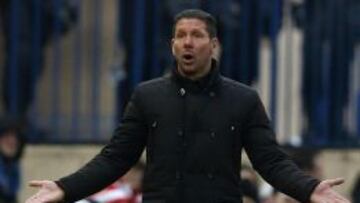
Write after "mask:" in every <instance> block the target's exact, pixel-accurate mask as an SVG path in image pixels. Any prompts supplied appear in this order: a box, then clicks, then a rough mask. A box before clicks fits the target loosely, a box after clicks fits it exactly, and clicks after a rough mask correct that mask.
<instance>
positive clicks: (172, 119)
mask: <svg viewBox="0 0 360 203" xmlns="http://www.w3.org/2000/svg"><path fill="white" fill-rule="evenodd" d="M144 147H146V148H147V154H146V156H147V166H146V170H145V175H144V182H143V192H144V195H143V201H144V202H145V203H174V202H179V203H192V202H193V203H212V202H213V203H225V202H226V203H232V202H234V203H235V202H241V196H242V191H241V189H240V188H241V187H240V182H241V180H240V177H239V170H240V162H241V161H240V160H241V150H242V148H245V150H246V152H247V153H248V155H249V157H250V160H251V162H252V164H253V166H254V168H255V169H256V170H257V171H258V172H259V173H260V174H261V175H262V176H263V177H264V178H265V179H266V180H267V181H268V182H270V183H271V184H272V185H273V186H275V187H276V188H277V189H279V190H280V191H283V192H285V193H287V194H289V195H291V196H293V197H295V198H296V199H298V200H300V201H302V202H306V201H307V200H308V199H309V196H310V194H311V192H312V190H313V189H314V188H315V186H316V185H317V184H318V183H319V181H318V180H315V179H313V178H311V177H309V176H307V175H304V174H303V173H302V172H301V171H300V170H299V169H298V168H297V167H296V166H295V165H294V164H293V162H292V161H290V160H289V159H288V157H287V156H286V155H285V154H284V153H283V152H282V151H281V150H280V149H279V148H278V145H277V143H276V141H275V139H274V134H273V131H272V130H271V129H270V123H269V120H268V118H267V116H266V114H265V111H264V107H263V105H262V103H261V101H260V99H259V96H258V95H257V93H256V92H255V91H254V90H252V89H250V88H249V87H247V86H245V85H242V84H240V83H238V82H235V81H232V80H230V79H227V78H225V77H222V76H221V75H220V74H219V73H218V70H217V68H215V67H213V69H212V71H211V73H210V74H209V75H208V76H206V77H205V78H203V79H201V80H199V81H197V82H193V81H190V80H188V79H185V78H183V77H181V76H179V74H176V73H173V74H171V75H170V76H166V77H162V78H159V79H155V80H151V81H148V82H144V83H142V84H140V85H139V86H138V87H137V88H136V89H135V91H134V93H133V96H132V99H131V101H130V102H129V104H128V106H127V108H126V111H125V114H124V118H123V120H122V122H121V124H120V126H119V127H118V128H117V129H116V130H115V133H114V136H113V138H112V140H111V142H110V143H109V144H108V145H107V146H106V147H105V148H104V149H103V150H102V151H101V153H100V154H99V155H97V156H96V157H95V158H94V159H93V160H92V161H90V162H89V163H88V164H87V165H86V166H85V167H83V168H82V169H80V170H79V171H78V172H76V173H74V174H72V175H70V176H67V177H65V178H62V179H60V180H59V181H57V183H58V185H59V186H60V187H62V188H63V189H64V191H65V194H66V195H65V196H66V200H67V201H69V202H71V201H73V200H76V199H80V198H82V197H84V196H86V195H90V194H91V193H93V192H95V191H97V190H100V189H101V188H103V187H105V186H106V185H108V184H110V183H111V182H113V181H115V180H116V179H117V178H119V176H122V175H124V174H125V172H126V171H128V170H129V169H130V167H131V166H133V165H134V164H135V163H136V161H137V160H138V158H139V157H140V155H141V153H142V151H143V149H144Z"/></svg>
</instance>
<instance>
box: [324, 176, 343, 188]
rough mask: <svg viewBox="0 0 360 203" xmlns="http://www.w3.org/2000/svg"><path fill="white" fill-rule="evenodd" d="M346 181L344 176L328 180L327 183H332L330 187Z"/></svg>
mask: <svg viewBox="0 0 360 203" xmlns="http://www.w3.org/2000/svg"><path fill="white" fill-rule="evenodd" d="M344 182H345V180H344V178H335V179H330V180H327V183H328V184H329V185H330V187H334V186H337V185H341V184H343V183H344Z"/></svg>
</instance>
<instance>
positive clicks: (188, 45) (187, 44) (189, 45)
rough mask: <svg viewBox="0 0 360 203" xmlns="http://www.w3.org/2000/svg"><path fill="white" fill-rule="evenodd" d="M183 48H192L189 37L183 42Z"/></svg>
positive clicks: (191, 41) (191, 40)
mask: <svg viewBox="0 0 360 203" xmlns="http://www.w3.org/2000/svg"><path fill="white" fill-rule="evenodd" d="M184 46H185V47H192V46H193V39H192V37H191V36H187V37H186V38H185V40H184Z"/></svg>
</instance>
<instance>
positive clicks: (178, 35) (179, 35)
mask: <svg viewBox="0 0 360 203" xmlns="http://www.w3.org/2000/svg"><path fill="white" fill-rule="evenodd" d="M184 36H185V33H184V32H178V33H176V35H175V38H178V39H179V38H183V37H184Z"/></svg>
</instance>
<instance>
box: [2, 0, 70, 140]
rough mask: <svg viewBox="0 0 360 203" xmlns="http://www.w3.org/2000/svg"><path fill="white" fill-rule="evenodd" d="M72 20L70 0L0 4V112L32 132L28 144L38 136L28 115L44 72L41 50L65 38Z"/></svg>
mask: <svg viewBox="0 0 360 203" xmlns="http://www.w3.org/2000/svg"><path fill="white" fill-rule="evenodd" d="M19 13H21V15H19ZM75 20H76V7H75V4H73V3H71V0H61V1H37V0H28V1H20V0H14V1H10V0H0V24H1V28H2V29H1V31H2V33H3V35H4V45H5V46H4V48H5V50H4V51H5V56H6V57H5V62H4V65H3V67H4V72H3V75H2V79H1V85H2V88H3V91H2V99H3V103H4V110H5V114H6V115H7V116H8V117H12V118H14V119H17V120H18V122H19V123H21V125H22V127H23V128H24V129H26V130H27V131H31V132H34V133H33V134H32V136H31V137H29V139H28V140H29V141H38V139H39V138H38V137H37V136H40V134H39V133H40V132H38V129H33V128H36V127H35V126H33V125H34V123H31V122H30V119H29V117H28V112H29V109H30V107H31V105H32V102H33V100H34V97H35V91H36V85H37V81H38V80H39V79H40V77H41V75H42V73H43V72H44V48H45V46H46V45H48V44H49V42H51V41H53V40H55V39H57V38H58V37H59V36H62V35H63V34H65V33H66V32H67V31H68V30H69V29H70V27H72V25H73V23H74V22H75ZM41 133H42V132H41Z"/></svg>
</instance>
